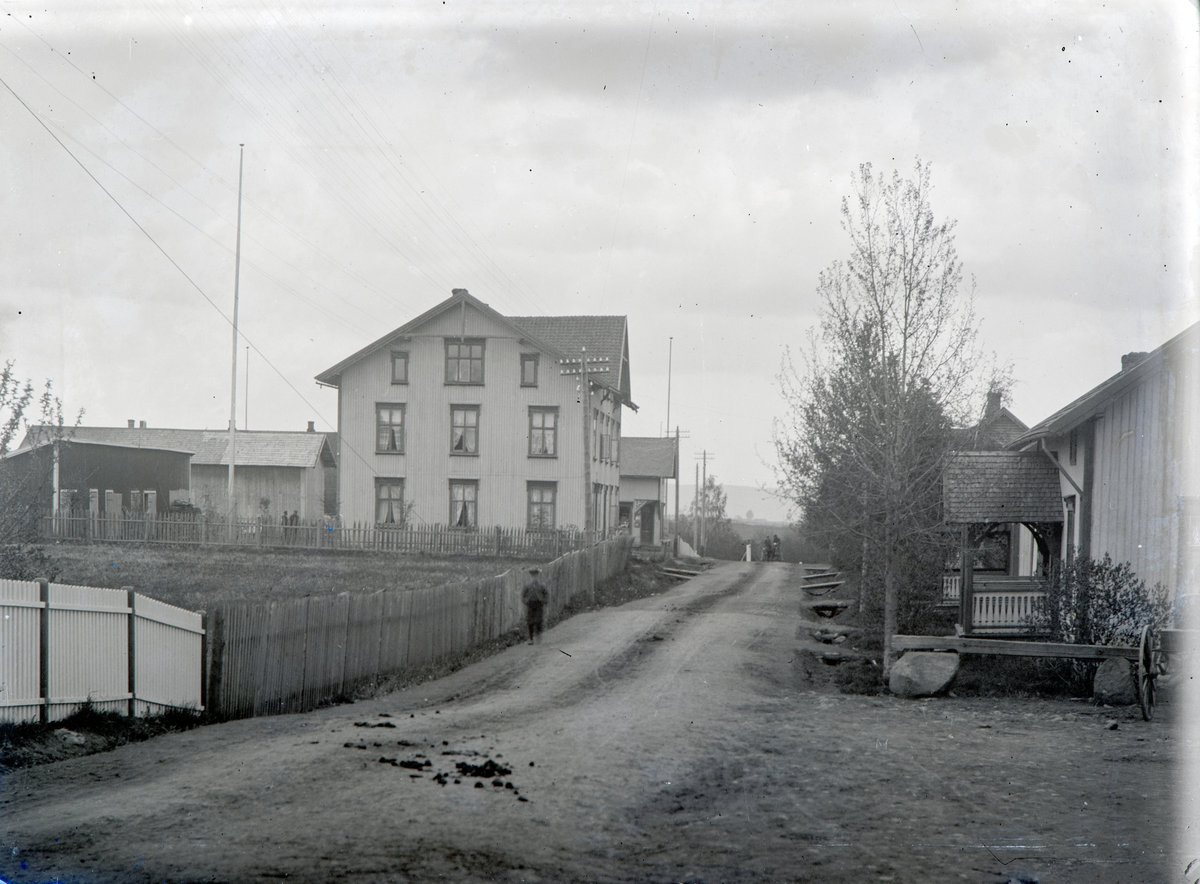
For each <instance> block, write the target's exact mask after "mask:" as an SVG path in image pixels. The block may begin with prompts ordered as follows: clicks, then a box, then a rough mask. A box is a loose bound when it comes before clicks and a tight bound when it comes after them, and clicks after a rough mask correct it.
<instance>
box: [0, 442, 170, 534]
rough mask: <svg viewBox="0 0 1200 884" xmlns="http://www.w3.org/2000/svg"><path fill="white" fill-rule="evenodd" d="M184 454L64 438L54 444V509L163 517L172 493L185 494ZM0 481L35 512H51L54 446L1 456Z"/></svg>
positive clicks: (42, 444) (43, 444)
mask: <svg viewBox="0 0 1200 884" xmlns="http://www.w3.org/2000/svg"><path fill="white" fill-rule="evenodd" d="M191 459H192V454H191V452H189V451H176V450H173V449H167V448H146V447H134V446H129V445H113V444H103V443H96V442H84V441H80V440H70V441H65V442H60V443H59V469H58V490H59V511H60V513H64V514H65V513H67V512H72V513H75V514H78V515H83V514H85V513H88V512H92V513H98V514H100V515H114V516H115V515H119V514H121V513H122V512H129V513H144V512H147V511H153V512H156V513H159V514H162V513H166V512H167V511H168V510H169V509H170V506H171V499H172V493H174V496H175V497H177V498H182V499H184V500H186V499H188V498H189V497H190V496H191V478H190V477H191ZM3 463H4V474H5V475H4V477H3V481H4V482H5V485H6V486H7V489H8V490H9V492H10V493H19V494H21V495H32V496H33V497H34V498H35V499H36V500H37V502H38V503H37V507H36V508H37V510H38V512H40V513H42V514H47V515H48V514H50V513H52V512H53V510H54V490H55V489H54V444H53V443H52V442H44V443H41V444H39V445H35V446H33V447H30V448H18V449H17V450H16V451H14V452H11V453H10V454H8V455H6V456H5V458H4V460H3Z"/></svg>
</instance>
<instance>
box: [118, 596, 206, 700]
mask: <svg viewBox="0 0 1200 884" xmlns="http://www.w3.org/2000/svg"><path fill="white" fill-rule="evenodd" d="M135 606H136V608H137V618H136V620H135V628H136V630H137V631H136V634H135V638H134V645H135V648H136V651H135V655H134V656H135V660H134V665H135V670H134V671H135V672H136V679H135V685H136V691H137V709H136V712H137V714H138V715H148V714H155V713H159V712H162V711H164V710H166V709H168V708H186V707H191V708H195V709H199V707H200V687H201V686H200V679H201V674H202V672H203V665H204V660H203V658H202V653H201V649H202V642H201V636H203V634H204V631H203V617H202V616H201V615H200V614H197V613H196V612H194V611H186V610H184V609H183V608H177V607H175V606H174V605H168V604H166V603H165V602H160V601H158V600H157V599H152V598H148V597H146V596H143V595H139V596H137V598H136V601H135Z"/></svg>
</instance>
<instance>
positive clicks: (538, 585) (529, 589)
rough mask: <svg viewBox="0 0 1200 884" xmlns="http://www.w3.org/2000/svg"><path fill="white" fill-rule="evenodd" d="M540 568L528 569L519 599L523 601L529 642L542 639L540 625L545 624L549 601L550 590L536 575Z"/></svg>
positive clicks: (539, 572)
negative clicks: (526, 579) (527, 578)
mask: <svg viewBox="0 0 1200 884" xmlns="http://www.w3.org/2000/svg"><path fill="white" fill-rule="evenodd" d="M541 573H542V571H541V569H540V568H530V569H529V582H528V583H526V584H525V588H524V589H523V590H521V601H522V602H524V603H525V625H526V626H527V627H528V628H529V643H530V644H533V643H534V642H535V641H538V642H540V641H541V640H542V627H543V626H544V624H545V618H546V605H547V604H548V603H549V601H550V590H548V589H547V588H546V584H544V583H542V581H541V578H540V577H539V576H538V575H539V574H541Z"/></svg>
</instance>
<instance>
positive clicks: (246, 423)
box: [242, 347, 250, 430]
mask: <svg viewBox="0 0 1200 884" xmlns="http://www.w3.org/2000/svg"><path fill="white" fill-rule="evenodd" d="M242 398H244V399H245V402H243V403H242V429H243V430H248V429H250V348H249V347H246V395H245V396H244V397H242Z"/></svg>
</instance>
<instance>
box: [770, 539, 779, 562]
mask: <svg viewBox="0 0 1200 884" xmlns="http://www.w3.org/2000/svg"><path fill="white" fill-rule="evenodd" d="M779 560H780V559H779V535H778V534H776V535H775V536H774V537H773V538H771V561H773V562H778V561H779Z"/></svg>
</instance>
